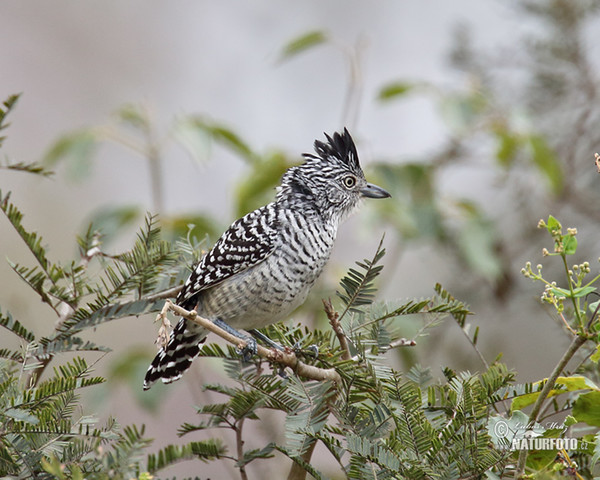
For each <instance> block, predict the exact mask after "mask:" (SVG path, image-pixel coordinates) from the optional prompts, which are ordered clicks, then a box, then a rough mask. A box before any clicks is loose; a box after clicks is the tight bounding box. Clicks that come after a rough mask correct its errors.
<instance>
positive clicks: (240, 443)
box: [233, 418, 248, 480]
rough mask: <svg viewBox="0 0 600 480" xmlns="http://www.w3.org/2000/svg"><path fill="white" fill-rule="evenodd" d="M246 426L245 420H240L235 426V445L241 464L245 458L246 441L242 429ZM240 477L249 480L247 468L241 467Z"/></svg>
mask: <svg viewBox="0 0 600 480" xmlns="http://www.w3.org/2000/svg"><path fill="white" fill-rule="evenodd" d="M243 426H244V418H240V419H239V420H238V421H237V422H236V423H235V425H234V427H233V429H234V431H235V445H236V449H237V457H238V458H237V461H238V462H239V461H240V460H241V459H242V457H243V456H244V440H243V438H242V427H243ZM240 476H241V477H242V480H248V474H247V473H246V466H245V465H240Z"/></svg>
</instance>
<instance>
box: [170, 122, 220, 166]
mask: <svg viewBox="0 0 600 480" xmlns="http://www.w3.org/2000/svg"><path fill="white" fill-rule="evenodd" d="M173 136H174V137H175V139H176V140H177V142H178V143H179V144H180V145H181V146H182V147H183V148H184V149H185V150H186V151H187V152H188V153H189V155H190V157H191V158H192V159H193V160H194V161H195V162H196V163H199V164H200V163H203V162H204V161H205V160H206V159H207V158H208V154H209V151H210V139H211V135H210V133H209V132H208V131H207V130H206V128H203V127H200V126H199V124H198V123H197V120H196V119H195V118H194V117H189V116H186V117H183V118H181V119H179V120H177V122H175V124H174V126H173Z"/></svg>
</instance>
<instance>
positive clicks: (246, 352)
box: [235, 337, 258, 362]
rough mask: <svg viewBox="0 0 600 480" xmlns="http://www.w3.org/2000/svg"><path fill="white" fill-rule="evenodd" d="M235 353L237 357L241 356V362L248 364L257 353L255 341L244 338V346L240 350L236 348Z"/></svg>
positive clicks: (250, 338)
mask: <svg viewBox="0 0 600 480" xmlns="http://www.w3.org/2000/svg"><path fill="white" fill-rule="evenodd" d="M235 351H236V353H237V354H238V355H241V356H242V360H243V361H244V362H249V361H250V360H251V359H252V357H253V356H254V355H256V352H258V347H257V346H256V340H254V339H253V338H252V337H248V338H246V345H244V346H243V347H242V348H240V347H238V348H236V349H235Z"/></svg>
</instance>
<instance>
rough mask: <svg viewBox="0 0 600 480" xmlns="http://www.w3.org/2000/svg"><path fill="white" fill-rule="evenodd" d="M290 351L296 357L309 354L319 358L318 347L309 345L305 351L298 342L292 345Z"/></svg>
mask: <svg viewBox="0 0 600 480" xmlns="http://www.w3.org/2000/svg"><path fill="white" fill-rule="evenodd" d="M292 350H293V351H294V353H295V354H296V355H306V354H309V355H310V356H312V357H314V358H317V357H318V356H319V346H318V345H314V344H313V345H309V346H308V347H306V349H303V348H302V344H301V343H300V342H296V343H295V344H294V346H293V347H292Z"/></svg>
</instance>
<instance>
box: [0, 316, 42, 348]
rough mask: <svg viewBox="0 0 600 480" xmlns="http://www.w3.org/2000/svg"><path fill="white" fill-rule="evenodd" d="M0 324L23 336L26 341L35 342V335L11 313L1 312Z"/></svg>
mask: <svg viewBox="0 0 600 480" xmlns="http://www.w3.org/2000/svg"><path fill="white" fill-rule="evenodd" d="M0 326H1V327H4V328H6V329H7V330H9V331H11V332H12V333H14V334H15V335H17V336H19V337H21V338H22V339H23V340H25V341H26V342H33V340H34V339H35V335H34V334H33V333H32V332H30V331H29V330H27V329H26V328H25V327H24V326H23V325H22V324H21V323H20V322H19V321H18V320H15V319H14V318H13V317H12V315H11V314H10V313H7V314H6V315H2V312H0Z"/></svg>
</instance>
